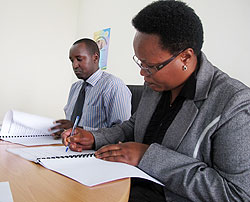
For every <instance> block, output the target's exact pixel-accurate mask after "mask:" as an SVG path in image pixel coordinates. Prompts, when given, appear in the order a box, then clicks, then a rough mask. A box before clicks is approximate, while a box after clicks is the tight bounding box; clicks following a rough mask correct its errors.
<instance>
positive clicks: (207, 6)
mask: <svg viewBox="0 0 250 202" xmlns="http://www.w3.org/2000/svg"><path fill="white" fill-rule="evenodd" d="M183 1H184V2H186V3H188V4H189V5H190V6H191V7H192V8H194V10H195V11H196V13H197V14H198V15H199V16H200V18H201V21H202V23H203V26H204V33H205V34H204V36H205V39H204V40H205V42H204V46H203V51H204V52H205V53H206V55H207V57H208V59H210V61H211V62H212V63H213V64H214V65H216V66H217V67H219V68H220V69H222V70H224V71H225V72H227V73H228V74H229V75H231V76H232V77H235V78H237V79H240V80H241V81H243V82H244V83H245V84H247V85H248V86H250V79H249V73H250V65H248V61H247V59H248V57H249V55H250V37H249V36H250V23H249V19H250V12H249V11H250V1H249V0H238V1H228V0H220V1H218V0H183ZM151 2H152V1H151V0H137V1H134V0H126V1H117V0H105V1H99V0H84V1H82V4H81V9H80V10H81V13H80V15H79V16H80V17H79V25H78V27H79V30H78V35H77V36H78V37H79V38H81V37H83V36H88V37H93V32H95V31H98V30H100V29H103V28H108V27H111V37H110V49H109V56H108V57H109V60H108V66H109V67H108V71H109V72H111V73H113V74H115V75H117V76H119V77H120V78H122V79H123V80H124V81H125V82H126V83H128V84H131V83H135V84H141V83H143V79H142V78H141V77H140V76H139V70H138V68H137V66H136V65H135V64H134V62H133V61H132V56H133V54H134V53H133V49H132V41H133V37H134V33H135V30H134V28H133V27H132V25H131V19H132V18H133V17H134V16H135V15H136V14H137V12H138V11H139V10H141V9H142V8H143V7H144V6H146V5H147V4H149V3H151Z"/></svg>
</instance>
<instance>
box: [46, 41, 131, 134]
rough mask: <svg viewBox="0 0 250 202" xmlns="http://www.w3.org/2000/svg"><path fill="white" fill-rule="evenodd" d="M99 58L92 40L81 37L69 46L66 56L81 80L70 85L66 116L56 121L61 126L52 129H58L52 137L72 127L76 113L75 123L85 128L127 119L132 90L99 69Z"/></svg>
mask: <svg viewBox="0 0 250 202" xmlns="http://www.w3.org/2000/svg"><path fill="white" fill-rule="evenodd" d="M99 58H100V52H99V49H98V46H97V44H96V43H95V42H94V41H93V40H91V39H87V38H84V39H80V40H78V41H76V42H75V43H74V44H73V45H72V47H71V49H70V52H69V59H70V60H71V62H72V67H73V70H74V72H75V75H76V76H77V78H78V79H80V80H79V81H77V82H75V83H74V84H73V85H72V86H71V89H70V93H69V98H68V102H67V105H66V106H65V108H64V111H65V114H66V119H64V120H58V121H56V123H59V124H60V125H58V126H56V127H54V128H51V130H55V129H57V130H58V129H59V130H60V131H59V132H57V133H55V134H54V135H55V136H59V135H60V134H61V132H62V130H63V129H68V128H70V127H72V126H73V123H74V121H75V119H76V117H77V116H80V122H79V124H78V126H80V127H83V128H85V129H87V130H96V129H98V128H106V127H111V126H113V125H115V124H119V123H122V122H123V121H125V120H127V119H129V117H130V115H131V92H130V90H129V89H128V87H127V86H126V85H125V84H124V83H123V82H122V81H121V80H120V79H119V78H116V77H115V76H113V75H111V74H108V73H107V72H104V71H102V70H100V69H99V67H98V63H99ZM79 94H80V95H82V96H79Z"/></svg>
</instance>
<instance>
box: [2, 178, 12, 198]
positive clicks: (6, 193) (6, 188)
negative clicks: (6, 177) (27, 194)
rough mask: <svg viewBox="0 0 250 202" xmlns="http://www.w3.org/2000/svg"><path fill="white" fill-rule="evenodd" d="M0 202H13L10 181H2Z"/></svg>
mask: <svg viewBox="0 0 250 202" xmlns="http://www.w3.org/2000/svg"><path fill="white" fill-rule="evenodd" d="M0 202H13V198H12V194H11V190H10V185H9V182H0Z"/></svg>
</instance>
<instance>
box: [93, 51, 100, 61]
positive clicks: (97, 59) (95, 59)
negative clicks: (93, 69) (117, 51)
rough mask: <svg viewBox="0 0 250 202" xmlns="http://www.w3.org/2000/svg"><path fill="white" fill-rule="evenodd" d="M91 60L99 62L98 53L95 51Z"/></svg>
mask: <svg viewBox="0 0 250 202" xmlns="http://www.w3.org/2000/svg"><path fill="white" fill-rule="evenodd" d="M93 60H94V62H95V63H99V55H98V54H97V53H95V54H94V55H93Z"/></svg>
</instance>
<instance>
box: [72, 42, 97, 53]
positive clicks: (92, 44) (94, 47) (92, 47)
mask: <svg viewBox="0 0 250 202" xmlns="http://www.w3.org/2000/svg"><path fill="white" fill-rule="evenodd" d="M79 43H84V44H85V45H86V47H87V49H88V51H89V53H90V54H91V55H94V54H95V53H97V54H98V56H100V50H99V48H98V46H97V44H96V42H95V41H94V40H92V39H89V38H83V39H79V40H77V41H76V42H74V43H73V45H76V44H79Z"/></svg>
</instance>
